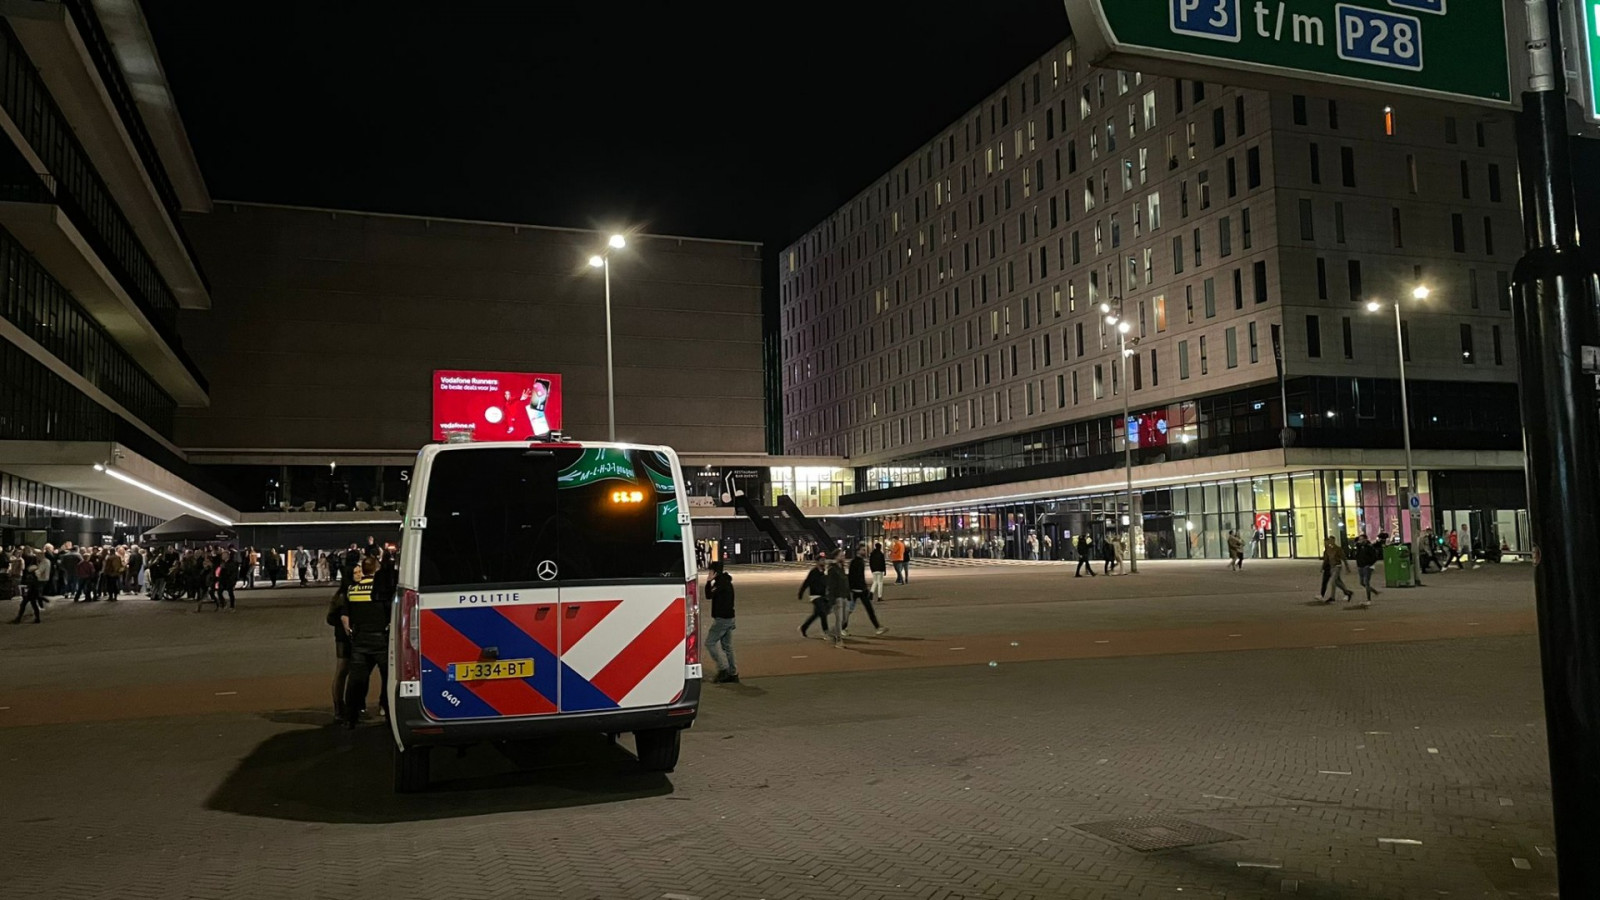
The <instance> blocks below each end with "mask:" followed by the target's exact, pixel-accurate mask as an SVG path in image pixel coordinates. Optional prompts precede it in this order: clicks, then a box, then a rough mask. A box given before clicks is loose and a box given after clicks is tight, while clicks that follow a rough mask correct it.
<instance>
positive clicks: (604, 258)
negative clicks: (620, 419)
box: [589, 234, 628, 443]
mask: <svg viewBox="0 0 1600 900" xmlns="http://www.w3.org/2000/svg"><path fill="white" fill-rule="evenodd" d="M626 246H628V239H627V238H624V237H623V236H622V235H620V234H613V235H612V236H611V239H610V240H608V241H606V249H605V251H604V252H601V253H596V254H595V255H594V256H591V257H589V265H591V266H593V267H595V268H596V269H601V270H603V271H604V272H605V276H606V421H607V422H608V423H609V428H608V431H607V434H609V435H610V437H609V438H608V440H610V441H612V442H613V443H615V442H616V440H617V384H616V367H615V366H614V365H613V364H612V361H611V253H612V251H615V250H621V249H622V248H624V247H626Z"/></svg>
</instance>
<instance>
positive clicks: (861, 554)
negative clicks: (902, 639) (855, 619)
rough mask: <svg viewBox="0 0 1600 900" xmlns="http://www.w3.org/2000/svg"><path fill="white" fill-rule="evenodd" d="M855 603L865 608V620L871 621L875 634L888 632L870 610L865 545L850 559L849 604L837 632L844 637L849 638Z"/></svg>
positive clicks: (870, 593)
mask: <svg viewBox="0 0 1600 900" xmlns="http://www.w3.org/2000/svg"><path fill="white" fill-rule="evenodd" d="M857 603H860V604H861V605H862V606H865V607H866V608H867V618H868V619H871V620H872V627H873V628H874V629H876V633H877V634H883V633H884V632H885V631H888V630H889V629H887V628H885V627H883V625H882V624H880V623H879V622H878V613H877V611H876V610H874V609H873V608H872V591H871V590H870V589H869V588H868V587H867V545H866V544H862V545H860V546H859V547H857V548H856V555H855V556H852V557H851V558H850V603H849V604H848V605H847V606H845V609H844V615H843V617H842V620H841V621H840V622H839V632H840V633H841V634H843V635H844V636H845V637H849V636H850V616H851V614H853V613H854V612H855V611H856V604H857Z"/></svg>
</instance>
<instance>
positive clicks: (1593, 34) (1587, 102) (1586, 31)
mask: <svg viewBox="0 0 1600 900" xmlns="http://www.w3.org/2000/svg"><path fill="white" fill-rule="evenodd" d="M1579 7H1580V8H1581V10H1582V12H1580V13H1579V22H1578V28H1579V29H1581V30H1582V31H1583V36H1582V41H1583V44H1582V47H1583V81H1584V89H1583V92H1584V97H1583V99H1584V103H1583V106H1584V112H1585V113H1586V114H1587V115H1588V117H1589V120H1590V121H1591V122H1595V121H1600V2H1596V0H1583V2H1582V3H1580V4H1579Z"/></svg>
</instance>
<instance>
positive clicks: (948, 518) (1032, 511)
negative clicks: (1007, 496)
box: [863, 469, 1527, 559]
mask: <svg viewBox="0 0 1600 900" xmlns="http://www.w3.org/2000/svg"><path fill="white" fill-rule="evenodd" d="M1417 475H1418V477H1417V481H1418V486H1417V492H1416V493H1417V498H1418V501H1419V513H1420V516H1421V522H1422V527H1423V528H1424V529H1433V530H1435V531H1436V532H1437V533H1440V534H1448V533H1449V531H1450V529H1451V528H1461V529H1471V534H1473V535H1474V539H1475V540H1477V539H1480V536H1481V540H1483V541H1484V542H1485V543H1488V542H1490V541H1493V542H1494V543H1495V544H1496V546H1502V545H1503V546H1505V547H1507V548H1508V549H1510V550H1512V551H1522V550H1523V549H1524V544H1525V543H1526V541H1527V524H1526V523H1527V512H1526V510H1519V509H1500V510H1474V511H1471V512H1470V513H1469V512H1465V511H1463V512H1459V513H1458V512H1457V511H1453V510H1443V509H1439V508H1436V505H1435V503H1434V501H1433V495H1434V492H1433V488H1432V481H1433V478H1432V476H1431V474H1430V473H1428V472H1419V473H1417ZM1405 488H1406V476H1405V472H1404V471H1403V470H1395V469H1326V470H1314V471H1306V472H1292V473H1285V474H1277V475H1263V476H1259V477H1251V478H1238V479H1224V480H1213V481H1204V482H1198V483H1195V484H1182V485H1173V486H1163V487H1159V488H1145V489H1136V490H1135V492H1134V509H1135V512H1134V514H1133V515H1132V516H1130V515H1129V512H1128V503H1127V496H1126V495H1125V494H1123V493H1120V492H1100V493H1094V494H1087V495H1080V496H1072V497H1063V498H1059V499H1057V498H1047V499H1042V500H1030V501H1023V502H1013V503H995V504H977V505H974V506H972V507H968V508H963V509H952V510H938V511H935V512H923V513H916V514H911V515H900V516H885V517H880V518H868V519H864V520H863V534H864V535H865V537H866V538H867V539H868V540H879V539H884V538H888V539H894V538H899V539H902V540H905V541H906V542H907V543H908V544H910V545H911V546H912V547H913V549H914V551H915V552H916V553H918V555H921V556H962V557H980V558H1005V559H1028V558H1031V557H1032V556H1033V554H1034V552H1035V549H1036V548H1037V552H1038V555H1039V558H1041V559H1067V558H1070V557H1071V556H1072V552H1073V551H1072V550H1071V545H1072V543H1073V542H1074V541H1076V540H1077V538H1078V536H1079V535H1081V534H1088V535H1090V537H1091V538H1092V539H1094V540H1096V541H1100V540H1103V539H1104V538H1105V537H1106V536H1107V535H1112V536H1116V535H1121V534H1123V533H1125V531H1126V530H1127V529H1128V527H1129V523H1130V519H1131V520H1132V530H1133V544H1134V546H1135V547H1136V548H1137V553H1138V556H1139V558H1140V559H1222V558H1225V557H1226V556H1227V542H1228V532H1229V531H1238V533H1239V536H1240V537H1242V538H1243V539H1244V540H1245V542H1246V544H1245V546H1246V548H1247V549H1246V551H1245V552H1246V554H1247V556H1249V557H1251V558H1255V559H1314V558H1316V557H1318V556H1320V555H1321V553H1322V546H1323V541H1324V539H1325V538H1327V537H1333V538H1335V539H1336V540H1339V541H1340V542H1341V543H1344V544H1346V545H1348V544H1349V543H1350V542H1352V541H1354V540H1355V538H1356V537H1358V536H1359V535H1362V534H1365V535H1367V536H1368V537H1370V538H1374V539H1376V538H1377V537H1378V536H1379V535H1387V536H1389V537H1390V538H1391V539H1394V537H1395V536H1398V539H1399V540H1401V541H1407V542H1409V541H1411V540H1412V538H1413V535H1412V529H1411V521H1410V515H1409V494H1408V493H1407V492H1406V490H1405ZM1458 522H1460V523H1461V524H1459V525H1458V524H1457V523H1458Z"/></svg>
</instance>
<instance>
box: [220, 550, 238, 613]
mask: <svg viewBox="0 0 1600 900" xmlns="http://www.w3.org/2000/svg"><path fill="white" fill-rule="evenodd" d="M217 575H218V577H217V597H218V599H219V600H220V599H221V598H223V597H227V598H228V611H229V612H232V611H233V609H234V607H235V604H237V603H238V598H237V597H235V596H234V593H233V591H234V588H235V587H237V586H238V584H239V559H238V556H237V555H236V554H235V552H234V551H232V550H224V551H222V567H221V569H220V570H219V571H218V573H217ZM219 605H220V604H219Z"/></svg>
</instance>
